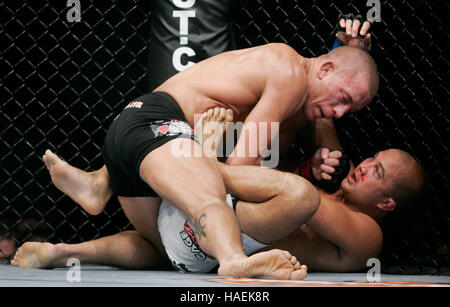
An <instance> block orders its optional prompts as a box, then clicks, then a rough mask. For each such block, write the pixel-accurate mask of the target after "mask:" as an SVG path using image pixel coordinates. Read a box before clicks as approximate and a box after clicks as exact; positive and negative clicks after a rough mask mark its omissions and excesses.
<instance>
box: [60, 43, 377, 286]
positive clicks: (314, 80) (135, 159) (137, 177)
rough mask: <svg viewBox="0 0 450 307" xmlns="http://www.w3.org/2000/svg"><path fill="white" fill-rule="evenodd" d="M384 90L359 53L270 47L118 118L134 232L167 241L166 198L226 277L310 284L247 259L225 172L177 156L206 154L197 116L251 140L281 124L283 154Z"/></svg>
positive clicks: (271, 263) (295, 272)
mask: <svg viewBox="0 0 450 307" xmlns="http://www.w3.org/2000/svg"><path fill="white" fill-rule="evenodd" d="M378 84H379V80H378V74H377V68H376V64H375V62H374V61H373V59H372V58H371V56H370V55H369V54H368V53H367V52H365V51H363V50H361V49H358V48H352V47H341V48H337V49H335V50H333V51H331V52H329V53H328V54H324V55H322V56H319V57H316V58H305V57H303V56H301V55H299V54H298V53H297V52H296V51H295V50H294V49H292V48H291V47H289V46H287V45H285V44H267V45H263V46H259V47H254V48H249V49H243V50H237V51H231V52H226V53H223V54H220V55H217V56H214V57H212V58H209V59H207V60H204V61H202V62H200V63H198V64H196V65H194V66H192V67H190V68H189V69H187V70H185V71H183V72H181V73H179V74H177V75H175V76H173V77H172V78H170V79H169V80H167V81H166V82H165V83H163V84H162V85H161V86H160V87H158V88H157V89H156V90H155V91H154V92H153V93H151V94H147V95H144V96H142V97H140V98H137V99H136V100H135V101H134V102H132V103H130V104H129V105H128V106H127V107H126V108H125V109H124V110H123V111H122V113H121V114H120V115H119V116H118V117H116V119H115V120H114V122H113V123H112V124H111V126H110V128H109V130H108V133H107V135H106V138H105V144H104V148H103V157H104V161H105V165H106V168H107V172H108V173H109V178H110V180H111V186H112V188H113V190H114V192H115V193H116V194H117V195H118V198H119V201H120V203H121V205H122V208H123V209H124V212H125V214H126V215H127V216H128V218H129V219H130V221H131V222H132V223H133V224H137V223H148V224H151V225H153V227H155V229H154V231H152V232H151V233H149V234H148V236H149V239H150V240H153V239H154V238H153V237H152V236H156V235H157V233H158V231H157V229H156V225H157V216H158V208H159V206H158V204H159V198H158V196H160V197H162V198H164V199H166V200H167V201H169V202H170V203H172V204H174V205H175V206H176V207H177V208H178V209H180V210H181V211H182V212H183V213H184V214H185V215H186V217H187V218H188V219H189V220H190V221H191V224H192V225H202V228H201V229H200V228H196V227H194V232H195V235H196V238H197V240H198V242H199V245H200V247H201V248H202V250H204V251H205V252H206V253H207V254H209V255H213V256H214V257H215V258H216V259H217V260H218V262H219V264H220V267H219V270H218V273H219V274H220V275H229V276H235V277H262V278H270V279H300V278H303V277H304V272H301V270H300V269H298V267H299V265H298V263H295V261H292V258H291V256H289V255H287V254H286V253H283V252H282V251H280V250H271V251H268V252H262V253H258V254H255V255H252V256H250V257H247V256H246V255H245V254H244V252H243V249H242V245H241V241H240V234H241V233H240V228H239V224H238V222H237V220H236V217H235V215H234V213H233V211H232V210H231V209H230V208H229V206H228V205H227V204H226V202H225V194H226V191H225V185H224V181H223V179H222V177H221V175H220V173H219V171H218V170H217V168H216V166H215V164H214V163H213V162H212V161H211V160H209V159H208V158H206V157H203V156H202V157H192V155H191V156H190V157H189V152H187V153H185V154H184V155H183V156H181V157H179V156H174V155H173V152H172V150H173V148H175V147H176V148H181V147H182V148H183V150H185V149H186V148H189V149H193V150H194V151H196V150H197V152H199V151H200V152H201V147H200V145H199V144H197V143H195V142H194V140H193V133H192V131H191V128H190V127H193V126H194V115H195V114H201V113H203V112H205V111H206V110H208V109H211V108H213V107H218V106H221V107H225V108H228V109H231V110H233V112H234V120H235V121H243V122H244V126H243V130H242V133H246V130H247V129H249V127H250V126H252V124H254V123H256V127H259V125H258V123H272V122H275V123H280V132H279V137H280V144H281V147H283V146H284V145H285V144H289V143H290V141H291V140H292V138H293V137H294V136H295V133H296V132H297V131H298V130H299V129H300V128H302V127H303V126H304V125H305V124H306V122H307V121H308V120H314V119H318V118H322V117H326V118H333V117H335V118H338V117H341V116H342V115H343V114H345V113H347V112H350V111H357V110H360V109H361V108H363V107H364V106H366V105H367V104H369V103H370V101H371V100H372V99H373V97H374V96H375V94H376V91H377V89H378ZM223 116H226V114H223ZM266 127H267V129H268V130H267V131H259V130H258V131H257V133H256V139H257V140H258V144H257V148H258V155H261V152H262V150H264V149H266V148H267V147H268V146H270V144H271V141H272V139H271V132H270V131H269V130H270V125H267V126H266ZM257 129H258V128H257ZM263 132H265V133H263ZM260 135H265V137H264V138H263V139H261V138H260ZM245 142H248V139H245V140H244V138H241V139H239V141H238V143H237V145H236V148H235V150H238V151H239V152H245V148H248V144H246V143H245ZM232 156H234V158H231V159H230V160H229V161H228V163H230V164H255V162H256V161H258V159H259V157H248V156H246V157H238V156H237V155H232ZM100 171H101V172H105V171H106V169H105V168H102V169H101V170H100ZM60 184H61V186H59V188H60V189H61V190H62V191H63V192H69V188H70V189H71V190H72V192H71V193H70V194H71V195H73V196H74V197H73V198H74V200H75V201H77V202H78V203H80V204H81V205H83V204H86V201H88V198H84V197H83V196H82V195H81V196H80V195H78V193H77V190H78V191H82V190H83V189H78V187H76V186H73V185H72V184H73V182H68V183H66V184H67V187H66V188H65V187H64V185H65V184H64V182H60ZM86 184H90V183H86ZM107 196H109V195H107ZM140 206H145V207H152V208H154V212H153V214H151V215H150V216H148V217H146V218H145V220H143V218H142V217H140V216H139V213H138V212H139V207H140ZM86 207H88V206H86ZM88 211H89V210H88ZM200 221H201V223H200ZM292 262H294V263H292Z"/></svg>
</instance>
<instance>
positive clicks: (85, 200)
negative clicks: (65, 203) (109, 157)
mask: <svg viewBox="0 0 450 307" xmlns="http://www.w3.org/2000/svg"><path fill="white" fill-rule="evenodd" d="M42 159H43V160H44V162H45V165H46V166H47V169H48V171H49V172H50V176H51V177H52V181H53V183H54V185H55V186H56V187H57V188H58V189H59V190H60V191H61V192H63V193H64V194H66V195H68V196H69V197H70V198H72V199H73V200H74V201H76V202H77V203H79V204H80V205H81V207H82V208H83V209H84V210H86V212H88V213H89V214H92V215H97V214H100V212H102V211H103V209H104V208H105V206H106V204H107V203H108V200H109V199H110V198H111V195H112V188H111V186H110V184H109V175H108V172H107V170H106V167H105V166H103V168H101V169H100V170H98V171H95V172H90V173H89V172H85V171H82V170H80V169H78V168H76V167H73V166H71V165H70V164H69V163H67V162H65V161H63V160H61V159H60V158H59V157H58V156H57V155H55V154H54V153H53V152H52V151H51V150H49V149H47V150H46V151H45V154H44V156H43V157H42Z"/></svg>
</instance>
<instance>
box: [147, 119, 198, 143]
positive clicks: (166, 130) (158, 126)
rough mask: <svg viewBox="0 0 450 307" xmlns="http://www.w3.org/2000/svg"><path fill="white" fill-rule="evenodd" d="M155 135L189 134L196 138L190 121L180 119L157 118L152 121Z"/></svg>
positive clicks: (151, 125)
mask: <svg viewBox="0 0 450 307" xmlns="http://www.w3.org/2000/svg"><path fill="white" fill-rule="evenodd" d="M150 128H151V129H152V132H153V134H154V135H155V137H160V136H173V135H187V136H190V137H191V138H192V139H193V138H194V129H192V128H191V126H189V124H188V123H186V122H183V121H180V120H175V119H174V120H170V121H165V120H157V121H153V122H151V123H150Z"/></svg>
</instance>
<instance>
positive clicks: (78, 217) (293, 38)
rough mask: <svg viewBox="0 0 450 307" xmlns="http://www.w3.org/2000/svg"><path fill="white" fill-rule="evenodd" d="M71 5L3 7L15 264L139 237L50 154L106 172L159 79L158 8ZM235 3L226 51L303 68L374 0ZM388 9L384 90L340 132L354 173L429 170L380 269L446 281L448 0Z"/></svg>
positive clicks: (5, 135) (7, 218)
mask: <svg viewBox="0 0 450 307" xmlns="http://www.w3.org/2000/svg"><path fill="white" fill-rule="evenodd" d="M68 2H75V1H67V3H66V1H42V0H37V1H24V2H22V1H12V0H5V1H2V2H1V3H0V18H1V19H2V23H1V28H0V38H1V42H2V47H1V51H0V52H1V53H0V71H1V75H2V76H1V86H0V88H1V95H0V97H1V98H0V99H1V112H0V117H1V120H0V125H1V130H0V148H1V156H0V163H1V181H0V187H1V197H0V241H2V240H3V241H6V240H9V242H12V244H13V245H14V249H13V250H9V251H8V250H6V249H5V248H3V249H2V250H0V258H2V261H5V262H6V261H8V260H10V259H11V257H12V255H13V253H14V251H15V250H17V248H18V247H19V246H20V245H21V244H23V243H24V242H26V241H30V240H38V241H49V242H53V243H58V242H66V243H78V242H82V241H86V240H91V239H95V238H99V237H102V236H106V235H110V234H114V233H117V232H120V231H122V230H126V229H131V228H132V226H131V225H130V223H129V222H128V220H127V218H126V217H125V215H124V214H123V212H122V210H121V208H120V205H119V203H118V201H117V200H116V198H113V199H111V201H110V202H109V204H108V205H107V207H106V209H105V211H104V212H102V213H101V214H99V215H97V216H90V215H88V214H87V213H85V212H84V211H83V210H82V209H81V208H80V207H79V206H78V205H77V204H76V203H75V202H74V201H73V200H71V199H70V198H69V197H67V196H65V195H64V194H63V193H61V192H60V191H59V190H58V189H57V188H56V187H54V185H53V184H52V182H51V178H50V176H49V173H48V171H47V169H46V167H45V165H44V163H43V161H42V155H43V154H44V152H45V150H46V149H47V148H49V149H51V150H53V151H54V152H56V153H57V154H58V155H60V156H61V157H63V158H64V159H65V160H66V161H67V162H69V163H71V164H72V165H74V166H76V167H79V168H81V169H83V170H86V171H92V170H96V169H98V168H100V167H101V166H102V165H103V161H102V155H101V150H102V146H103V139H104V137H105V134H106V131H107V128H108V126H109V125H110V123H111V122H112V120H113V119H114V117H115V116H116V115H117V114H118V113H119V112H120V111H121V109H122V108H123V107H124V106H125V105H126V104H127V103H128V102H130V101H132V100H133V99H134V98H136V97H139V96H140V95H142V94H144V93H147V92H150V91H151V90H152V85H151V80H152V78H153V77H155V76H159V72H158V70H157V69H149V64H148V61H149V58H151V54H150V52H151V50H150V49H151V48H150V47H149V46H150V45H151V43H152V39H153V38H152V37H153V36H151V31H152V27H153V26H156V25H155V24H156V23H155V20H152V18H154V17H155V16H156V14H155V13H156V12H155V6H157V5H155V6H153V5H152V2H153V3H157V2H158V1H83V0H82V1H80V3H81V7H80V10H79V11H77V12H76V13H80V16H81V18H80V20H79V21H78V22H71V21H69V19H68V16H69V15H70V11H69V10H70V9H71V4H69V3H68ZM174 2H176V1H174ZM182 2H183V1H182ZM187 2H189V1H185V2H184V3H187ZM194 2H195V1H194ZM201 2H202V1H201V0H197V1H196V3H195V4H194V5H199V6H200V5H201ZM209 2H211V1H209ZM225 2H226V1H225ZM230 2H232V3H231V5H230V11H229V12H228V13H230V12H231V13H230V14H228V13H227V14H228V15H227V18H228V19H229V20H228V21H229V22H230V29H231V30H230V31H229V32H228V35H231V36H230V37H231V39H232V40H233V42H232V43H231V44H230V45H229V46H228V47H227V48H228V49H233V48H246V47H250V46H257V45H261V44H266V43H270V42H283V43H287V44H289V45H290V46H292V47H293V48H294V49H295V50H296V51H297V52H299V53H300V54H302V55H303V56H306V57H313V56H317V55H320V54H323V53H326V52H328V51H329V50H330V47H331V46H332V44H333V42H334V40H335V33H336V32H335V24H336V21H337V18H338V16H339V14H340V13H354V14H358V13H359V14H361V15H363V16H366V14H367V13H368V11H369V10H370V8H371V6H370V5H369V4H368V3H366V1H365V0H364V1H346V2H342V3H344V4H341V2H335V3H331V2H330V1H294V0H289V1H281V0H277V1H262V0H261V1H230ZM369 2H374V1H369ZM375 2H376V1H375ZM379 4H380V8H381V12H380V17H381V20H380V21H379V22H374V26H373V32H372V39H373V46H372V50H371V54H372V56H373V57H374V59H375V60H376V62H377V64H378V68H379V73H380V79H381V84H380V90H379V92H378V94H377V96H376V97H375V99H374V101H373V102H372V103H371V104H370V105H369V106H368V107H366V108H365V109H363V110H361V111H360V112H357V113H353V114H348V115H345V116H344V117H342V118H341V119H339V120H335V124H336V127H337V129H338V134H339V137H340V139H341V141H342V143H343V145H344V148H345V150H346V151H347V153H348V154H349V155H350V156H351V158H352V159H353V160H354V161H355V162H356V163H359V162H360V161H362V160H363V159H364V158H365V157H368V156H372V155H373V154H374V153H376V152H377V151H379V150H383V149H386V148H389V147H395V148H400V149H404V150H406V151H408V152H410V153H412V154H413V155H414V156H415V157H416V158H417V160H418V161H419V162H420V163H421V164H422V165H423V167H424V169H425V171H426V177H427V185H426V189H425V193H424V195H423V197H422V198H421V199H419V200H417V202H416V204H415V206H413V207H412V208H411V209H410V210H407V211H404V212H401V211H399V212H394V213H393V214H392V215H390V216H389V218H388V219H386V221H385V222H384V223H383V224H382V228H383V231H384V247H383V251H382V253H381V255H380V257H379V258H380V260H381V264H382V271H383V272H385V273H396V274H441V275H449V274H450V272H449V267H450V258H449V254H448V249H449V237H450V233H449V226H450V220H449V213H450V210H449V206H448V199H447V198H446V192H448V190H449V185H448V179H449V175H448V170H449V169H450V168H449V157H450V153H449V147H448V140H449V130H450V129H449V126H450V125H449V118H448V103H449V95H448V94H449V88H448V84H449V78H448V76H449V71H450V69H449V68H450V67H449V61H448V58H447V57H446V55H447V52H448V50H449V46H448V42H449V38H450V37H449V32H448V28H445V27H444V21H445V20H446V19H448V17H449V2H448V1H445V0H433V1H431V0H426V1H425V0H422V1H414V2H411V1H401V0H400V1H389V2H388V1H379ZM180 20H181V19H176V20H175V22H176V23H177V28H178V23H179V22H180ZM188 20H189V22H193V19H188ZM228 21H227V22H228ZM190 34H191V33H190ZM189 37H190V36H189ZM177 39H178V38H177ZM445 50H447V51H445ZM149 55H150V57H149ZM154 79H155V78H153V80H154ZM156 79H157V78H156ZM295 148H296V150H297V153H298V155H299V159H302V158H306V154H307V153H306V152H305V151H304V150H303V149H302V148H301V144H297V145H296V146H295ZM2 246H3V245H2Z"/></svg>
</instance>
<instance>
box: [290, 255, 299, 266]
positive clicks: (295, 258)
mask: <svg viewBox="0 0 450 307" xmlns="http://www.w3.org/2000/svg"><path fill="white" fill-rule="evenodd" d="M297 262H298V261H297V257H295V256H292V258H291V264H292V265H295V264H296V263H297Z"/></svg>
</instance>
